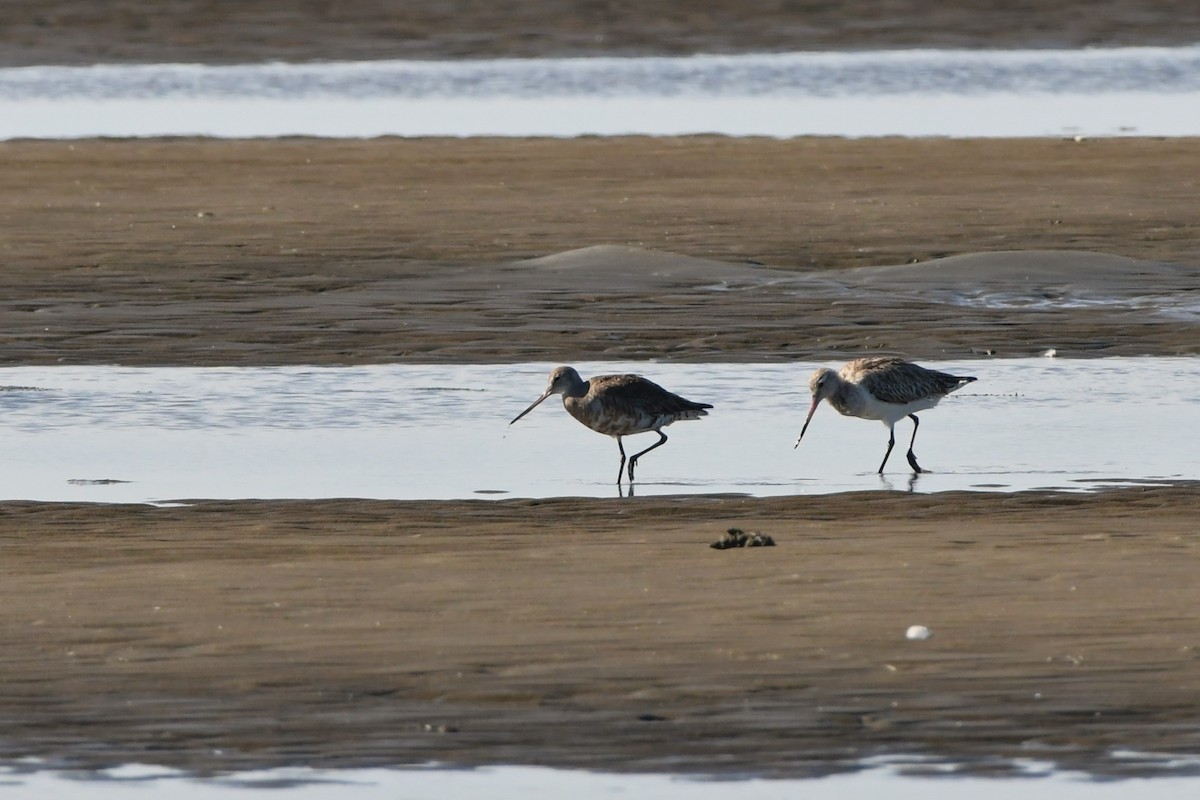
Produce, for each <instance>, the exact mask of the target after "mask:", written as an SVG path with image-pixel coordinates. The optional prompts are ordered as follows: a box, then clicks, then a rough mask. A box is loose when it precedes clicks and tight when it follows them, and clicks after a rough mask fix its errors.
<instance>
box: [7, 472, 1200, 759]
mask: <svg viewBox="0 0 1200 800" xmlns="http://www.w3.org/2000/svg"><path fill="white" fill-rule="evenodd" d="M1198 514H1200V489H1197V487H1195V486H1180V487H1174V488H1160V489H1150V488H1130V489H1127V490H1119V491H1113V492H1109V493H1106V494H1103V495H1100V496H1091V497H1079V496H1070V497H1063V496H1057V497H1055V496H1044V495H1036V494H1028V495H1019V496H1009V497H1005V496H1002V495H995V494H950V495H937V496H912V495H905V494H900V493H884V492H874V493H866V494H851V495H842V496H829V497H820V498H785V499H771V500H746V499H736V498H704V497H700V498H695V497H692V498H666V499H663V498H658V499H647V500H637V501H633V502H618V501H612V502H607V501H599V500H575V499H563V500H551V501H542V502H533V501H516V500H514V501H502V502H488V501H473V502H461V503H388V502H364V501H353V500H342V501H325V502H314V503H298V502H259V503H219V502H206V503H200V504H198V505H196V506H193V507H189V508H171V509H159V508H147V507H119V506H118V507H103V506H102V507H95V506H78V505H35V504H19V503H8V504H5V505H4V506H3V507H2V508H0V516H2V520H3V521H2V524H0V532H2V533H0V538H2V546H3V548H4V554H5V559H4V563H5V570H6V574H5V578H4V581H3V583H2V584H0V605H2V607H3V609H4V611H3V614H2V616H0V620H2V625H3V629H2V633H3V637H4V642H5V647H4V650H3V656H2V658H3V666H4V674H5V680H4V683H3V685H2V686H3V690H2V691H3V694H2V698H0V702H2V704H3V705H2V707H3V709H4V718H5V720H6V734H5V737H4V739H3V741H2V743H0V753H3V754H5V755H19V754H24V753H37V754H42V755H49V756H54V755H65V756H69V757H72V758H74V759H79V760H82V761H83V762H84V763H108V762H111V761H114V760H115V761H122V760H131V761H147V760H152V761H157V762H165V763H168V764H175V765H179V766H184V767H190V768H197V769H202V770H211V769H227V768H236V767H246V766H250V765H261V764H271V763H274V764H279V763H311V764H322V765H330V766H335V765H342V766H346V765H351V764H368V763H374V764H378V763H396V762H422V761H425V760H430V759H433V760H439V761H446V762H453V763H480V762H483V763H487V762H493V763H495V762H501V763H503V762H517V763H549V764H556V765H571V766H582V767H592V768H603V769H617V770H625V769H668V768H669V769H683V770H687V771H697V770H705V771H708V770H711V771H718V772H731V771H733V772H746V771H753V772H761V773H763V774H792V775H795V774H805V773H808V772H813V771H816V772H819V771H823V770H828V769H833V768H836V763H837V762H838V760H839V759H840V760H842V762H841V763H843V764H844V763H846V761H847V760H853V758H854V757H855V756H861V755H864V754H868V753H874V752H880V751H882V752H888V751H900V752H930V753H938V754H943V755H949V756H952V757H957V758H965V759H970V758H974V757H981V756H986V755H995V756H1016V755H1021V754H1025V755H1028V754H1029V753H1030V750H1029V747H1030V746H1045V747H1046V748H1047V749H1045V750H1038V751H1037V753H1038V756H1039V757H1042V756H1045V757H1047V758H1052V759H1054V758H1060V759H1062V761H1063V763H1067V764H1073V765H1082V766H1091V767H1097V766H1098V765H1099V764H1100V763H1101V759H1099V758H1097V754H1098V753H1101V752H1103V751H1104V750H1105V749H1106V748H1109V747H1114V746H1135V747H1137V748H1141V749H1145V750H1150V751H1193V752H1194V751H1195V750H1196V749H1197V741H1196V711H1195V709H1196V705H1195V697H1196V695H1197V692H1200V670H1197V657H1198V654H1200V629H1198V628H1197V625H1196V622H1195V605H1196V585H1195V584H1196V581H1195V575H1196V564H1197V554H1198V548H1200V536H1198V535H1197V531H1196V525H1195V521H1196V519H1197V515H1198ZM731 525H737V526H739V527H742V528H744V529H747V530H757V531H761V532H765V533H768V534H770V535H771V536H773V537H774V539H775V541H776V542H777V545H776V546H775V547H769V548H768V547H760V548H753V549H750V548H747V549H737V550H726V551H718V550H715V549H712V548H710V547H709V543H710V542H712V541H715V540H717V539H718V538H720V536H721V534H722V533H723V532H724V530H725V528H726V527H728V526H731ZM917 623H919V624H923V625H926V626H928V627H929V628H930V629H932V631H933V632H934V636H933V638H932V639H929V640H927V641H924V642H913V641H906V639H905V636H904V634H905V630H906V629H907V628H908V626H909V625H912V624H917ZM1060 748H1061V749H1060ZM218 751H219V752H218Z"/></svg>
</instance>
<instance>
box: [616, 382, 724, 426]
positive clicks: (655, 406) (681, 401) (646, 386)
mask: <svg viewBox="0 0 1200 800" xmlns="http://www.w3.org/2000/svg"><path fill="white" fill-rule="evenodd" d="M597 380H599V381H600V385H599V386H597V387H596V388H595V390H594V391H595V392H596V394H597V395H599V394H603V395H604V405H605V407H607V408H610V409H612V410H613V411H618V412H621V413H629V414H633V413H642V414H648V415H650V416H652V417H657V416H662V415H669V414H679V413H681V412H683V411H698V410H700V409H704V408H712V406H710V405H708V404H707V403H694V402H692V401H691V400H687V399H685V398H682V397H680V396H679V395H677V394H674V393H672V392H669V391H667V390H666V389H664V388H663V387H661V386H659V385H658V384H657V383H655V382H654V381H651V380H648V379H646V378H643V377H642V376H640V375H605V376H604V377H603V378H602V379H593V382H595V381H597Z"/></svg>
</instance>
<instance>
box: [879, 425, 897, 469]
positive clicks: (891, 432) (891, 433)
mask: <svg viewBox="0 0 1200 800" xmlns="http://www.w3.org/2000/svg"><path fill="white" fill-rule="evenodd" d="M895 445H896V426H895V425H893V426H892V427H890V428H888V449H887V452H886V453H884V454H883V463H882V464H880V465H879V474H880V475H882V474H883V468H884V467H886V466H887V460H888V456H890V455H891V454H892V448H893V447H895Z"/></svg>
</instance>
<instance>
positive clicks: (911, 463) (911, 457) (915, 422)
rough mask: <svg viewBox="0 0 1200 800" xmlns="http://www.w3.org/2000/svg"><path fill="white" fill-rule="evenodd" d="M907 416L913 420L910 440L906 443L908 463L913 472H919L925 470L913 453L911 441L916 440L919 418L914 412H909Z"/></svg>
mask: <svg viewBox="0 0 1200 800" xmlns="http://www.w3.org/2000/svg"><path fill="white" fill-rule="evenodd" d="M908 418H909V419H911V420H912V421H913V435H912V441H910V442H909V443H908V465H909V466H910V467H912V468H913V472H916V473H921V472H924V471H925V470H923V469H921V465H920V464H918V463H917V456H916V455H915V454H914V453H913V443H914V442H916V441H917V427H918V426H920V424H921V420H919V419H917V415H916V414H909V415H908Z"/></svg>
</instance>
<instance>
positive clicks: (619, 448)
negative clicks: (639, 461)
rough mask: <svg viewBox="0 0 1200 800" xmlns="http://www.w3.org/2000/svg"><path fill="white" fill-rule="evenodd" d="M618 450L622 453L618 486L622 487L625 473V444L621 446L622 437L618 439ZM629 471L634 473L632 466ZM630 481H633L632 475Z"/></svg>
mask: <svg viewBox="0 0 1200 800" xmlns="http://www.w3.org/2000/svg"><path fill="white" fill-rule="evenodd" d="M617 449H618V450H620V451H621V466H619V467H617V486H620V485H621V473H622V472H624V471H625V446H624V445H623V444H621V437H620V436H618V437H617ZM629 471H630V473H632V472H633V465H632V464H631V465H630V468H629ZM629 480H633V476H632V474H631V475H630V477H629Z"/></svg>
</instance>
